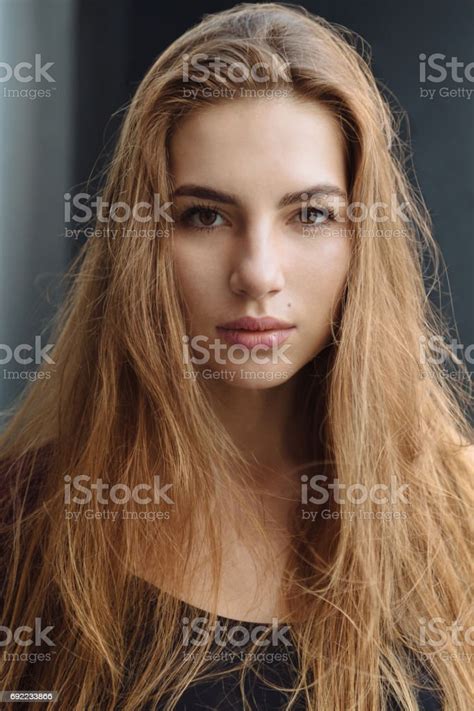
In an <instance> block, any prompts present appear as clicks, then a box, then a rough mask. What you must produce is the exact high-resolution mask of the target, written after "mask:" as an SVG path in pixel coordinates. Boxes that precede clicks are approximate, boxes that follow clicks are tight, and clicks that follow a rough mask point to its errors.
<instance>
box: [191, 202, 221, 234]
mask: <svg viewBox="0 0 474 711" xmlns="http://www.w3.org/2000/svg"><path fill="white" fill-rule="evenodd" d="M219 220H220V221H219ZM181 221H182V222H183V223H184V224H185V225H187V226H189V227H193V228H194V229H197V230H212V229H214V228H215V227H221V226H222V225H224V224H225V220H224V218H223V217H222V215H221V214H220V213H219V212H218V211H217V210H214V209H212V208H210V207H192V208H190V209H189V210H186V211H185V212H184V214H183V215H182V217H181Z"/></svg>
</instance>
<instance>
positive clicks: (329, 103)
mask: <svg viewBox="0 0 474 711" xmlns="http://www.w3.org/2000/svg"><path fill="white" fill-rule="evenodd" d="M394 124H395V122H394V120H393V118H392V116H391V113H390V111H389V108H388V105H387V103H386V101H385V100H384V99H383V98H382V96H381V93H380V92H379V89H378V88H377V85H376V83H375V80H374V78H373V76H372V73H371V70H370V67H369V65H368V63H367V61H366V59H364V57H363V56H362V55H361V54H359V52H358V51H357V47H356V42H355V41H354V38H353V37H352V36H351V35H350V34H349V33H347V32H346V31H345V30H342V29H341V28H339V27H333V26H331V25H329V24H328V23H327V22H325V21H324V20H322V19H321V18H317V17H313V16H311V15H309V14H308V13H306V12H305V11H304V10H301V9H300V8H292V7H288V6H282V5H278V4H273V3H271V4H244V5H239V6H237V7H235V8H234V9H232V10H230V11H226V12H222V13H219V14H216V15H211V16H209V17H206V18H205V19H204V21H203V22H202V23H201V24H200V25H198V26H197V27H195V28H193V29H191V30H190V31H189V32H187V33H186V34H185V35H183V36H182V37H181V38H179V39H178V40H177V41H176V42H175V43H173V44H172V45H171V46H170V47H169V48H168V49H167V50H166V51H165V52H164V53H163V55H162V56H160V57H159V58H158V60H157V61H156V62H155V64H154V65H153V66H152V68H151V69H150V70H149V72H148V73H147V75H146V76H145V78H144V79H143V81H142V83H141V85H140V86H139V88H138V90H137V92H136V95H135V96H134V98H133V100H132V102H131V105H130V107H129V109H128V113H127V117H126V119H125V122H124V125H123V129H122V133H121V136H120V140H119V142H118V146H117V149H116V153H115V156H114V159H113V161H112V164H111V165H110V169H109V171H108V180H107V184H106V187H105V190H104V193H103V195H102V196H101V197H102V199H103V205H104V206H107V210H108V213H107V217H106V220H105V222H104V217H103V215H101V219H100V220H98V223H97V229H96V230H95V231H94V232H93V233H92V235H91V236H90V238H89V240H88V243H87V245H86V247H85V249H84V250H83V253H82V254H81V255H80V258H79V260H78V264H77V265H76V266H77V269H76V268H74V284H73V287H72V288H71V290H70V294H69V297H68V300H67V303H66V305H65V307H64V309H63V311H62V314H61V318H60V319H59V322H58V324H57V338H56V339H55V348H54V352H53V354H52V359H53V361H54V363H53V364H45V366H44V371H45V372H46V373H49V376H48V377H45V378H43V379H38V380H37V381H36V382H35V383H34V384H32V386H31V387H30V389H29V391H28V393H27V394H26V396H25V398H24V401H23V403H22V404H21V406H20V407H19V408H18V410H17V412H16V414H15V416H14V417H13V418H12V420H11V422H10V424H9V426H8V428H7V430H6V432H5V433H4V435H3V438H2V456H1V459H2V461H3V467H2V479H1V481H2V486H1V491H2V520H3V524H2V550H3V553H4V559H3V567H2V570H3V571H4V584H3V586H2V600H3V612H2V618H1V623H2V625H3V626H2V628H1V629H2V633H3V637H2V646H3V657H2V660H1V663H2V688H3V689H4V690H7V691H17V692H19V691H27V690H29V691H33V690H35V691H38V690H41V691H43V692H44V691H52V690H54V691H56V692H57V693H58V701H57V702H56V706H55V708H58V705H59V708H61V709H68V710H69V709H101V710H102V709H104V710H110V711H112V709H122V710H123V711H132V710H133V711H135V710H136V709H142V708H147V709H166V710H170V709H204V708H206V709H225V710H226V711H227V710H228V709H258V711H260V710H261V709H318V710H320V711H327V710H328V709H335V710H338V711H348V709H362V710H363V711H380V710H381V709H384V710H385V709H406V710H408V711H414V710H415V709H425V710H428V709H430V710H434V709H445V710H446V711H447V710H454V709H456V711H468V709H471V708H472V699H473V696H472V678H471V676H470V662H471V660H472V654H471V651H472V643H473V635H472V627H469V612H470V602H471V600H472V596H471V595H470V592H471V588H472V583H473V575H472V545H471V544H472V540H473V538H472V523H471V519H470V511H471V504H472V487H471V478H472V470H473V464H472V461H473V460H472V454H470V451H471V450H470V449H469V447H468V442H469V439H470V432H469V428H468V425H467V423H466V421H465V420H464V418H463V415H462V410H461V407H460V404H459V397H458V395H457V394H456V393H455V392H453V389H452V388H451V387H450V386H449V383H452V382H453V381H452V379H448V378H445V377H443V367H442V364H439V360H440V358H439V353H440V352H441V353H444V351H443V350H441V346H440V343H441V341H440V338H439V336H440V326H439V325H438V321H437V318H436V317H435V316H434V315H433V313H432V311H431V309H430V306H429V302H428V299H427V296H426V291H425V284H424V281H423V276H422V267H426V261H425V260H426V255H427V251H428V250H432V252H433V254H434V255H436V252H435V251H434V249H435V248H434V244H433V242H432V238H431V236H430V225H429V219H428V215H427V212H426V210H425V208H424V206H423V203H422V201H421V200H420V198H419V197H418V196H417V195H416V194H415V193H414V191H413V190H412V188H411V187H410V185H409V183H408V181H407V178H406V176H405V174H404V171H403V169H402V161H403V160H404V157H403V155H402V152H401V150H400V146H399V143H398V142H397V137H396V133H395V128H394ZM99 228H100V229H99ZM145 228H146V229H145ZM433 344H436V357H434V353H433ZM48 705H49V704H48ZM51 707H52V708H53V704H52V703H51ZM28 708H44V702H41V701H39V700H38V699H36V700H35V699H33V702H32V703H31V704H30V705H29V707H28Z"/></svg>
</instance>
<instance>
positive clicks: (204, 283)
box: [173, 242, 222, 321]
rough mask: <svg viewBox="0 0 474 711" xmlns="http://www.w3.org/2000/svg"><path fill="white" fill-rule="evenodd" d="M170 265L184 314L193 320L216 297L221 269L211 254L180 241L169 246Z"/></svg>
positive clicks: (207, 307) (205, 309)
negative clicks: (172, 265)
mask: <svg viewBox="0 0 474 711" xmlns="http://www.w3.org/2000/svg"><path fill="white" fill-rule="evenodd" d="M173 264H174V270H175V274H176V278H177V282H178V288H179V292H180V295H181V297H182V299H183V300H184V302H185V304H186V309H187V312H188V315H189V316H191V317H192V320H193V321H196V320H198V319H199V316H200V315H202V314H205V313H206V312H207V311H209V307H210V304H212V302H213V301H215V300H217V296H218V292H219V283H218V280H219V278H220V274H221V273H222V270H221V269H218V265H217V264H216V260H215V257H214V256H213V255H212V254H210V253H206V252H205V251H203V250H202V249H200V250H196V249H193V248H192V247H191V246H190V245H189V244H185V243H184V242H183V243H181V244H180V243H179V242H177V243H176V244H174V245H173Z"/></svg>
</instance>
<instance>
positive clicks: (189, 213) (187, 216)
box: [179, 203, 224, 232]
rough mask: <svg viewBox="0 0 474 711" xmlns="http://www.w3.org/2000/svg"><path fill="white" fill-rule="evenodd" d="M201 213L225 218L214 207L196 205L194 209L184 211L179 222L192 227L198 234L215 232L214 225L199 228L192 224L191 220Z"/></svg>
mask: <svg viewBox="0 0 474 711" xmlns="http://www.w3.org/2000/svg"><path fill="white" fill-rule="evenodd" d="M200 212H212V213H214V214H215V215H219V217H222V218H223V215H221V213H220V212H219V210H216V209H215V208H214V207H212V205H206V204H205V203H196V204H195V205H193V206H192V207H188V208H187V209H186V210H184V212H183V213H182V214H181V215H180V217H179V222H180V223H181V224H183V225H186V226H187V227H190V228H191V229H193V230H197V231H198V232H212V231H213V230H215V229H216V228H215V227H213V226H212V225H211V226H209V227H197V226H196V225H192V224H190V220H191V218H192V217H194V216H195V215H199V213H200ZM223 219H224V218H223ZM219 227H221V225H219Z"/></svg>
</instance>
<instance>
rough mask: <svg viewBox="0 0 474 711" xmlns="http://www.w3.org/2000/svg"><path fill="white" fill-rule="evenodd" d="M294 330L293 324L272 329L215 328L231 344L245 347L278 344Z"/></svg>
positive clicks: (268, 346) (267, 346) (266, 346)
mask: <svg viewBox="0 0 474 711" xmlns="http://www.w3.org/2000/svg"><path fill="white" fill-rule="evenodd" d="M294 330H295V328H294V326H292V327H291V328H282V329H278V330H274V331H243V330H242V331H241V330H237V329H235V330H232V329H227V328H219V327H218V328H217V332H218V333H219V335H220V336H222V338H223V339H224V341H227V343H230V344H232V345H240V346H246V347H247V348H254V346H264V347H265V348H272V347H273V346H279V345H280V343H284V341H286V339H287V338H289V336H290V335H291V333H292V332H293V331H294Z"/></svg>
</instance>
